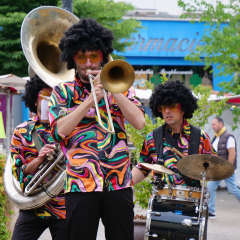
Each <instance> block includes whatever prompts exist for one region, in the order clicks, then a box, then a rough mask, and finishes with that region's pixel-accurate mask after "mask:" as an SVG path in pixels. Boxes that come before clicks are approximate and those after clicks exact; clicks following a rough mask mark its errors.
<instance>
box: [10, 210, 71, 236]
mask: <svg viewBox="0 0 240 240" xmlns="http://www.w3.org/2000/svg"><path fill="white" fill-rule="evenodd" d="M66 223H67V221H66V220H65V219H56V220H52V219H42V218H40V217H38V216H37V215H36V214H35V211H34V210H28V211H24V210H20V212H19V216H18V219H17V222H16V224H15V227H14V231H13V236H12V240H37V239H38V238H39V237H40V236H41V234H42V233H43V232H44V230H45V229H46V228H49V230H50V232H51V235H52V239H53V240H66V239H67V224H66Z"/></svg>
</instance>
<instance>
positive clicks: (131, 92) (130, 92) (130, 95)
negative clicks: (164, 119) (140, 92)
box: [127, 86, 144, 113]
mask: <svg viewBox="0 0 240 240" xmlns="http://www.w3.org/2000/svg"><path fill="white" fill-rule="evenodd" d="M127 98H128V99H129V100H130V101H131V102H133V103H134V104H135V105H136V106H137V107H139V108H140V109H141V111H142V112H143V113H144V109H143V107H142V104H141V103H140V101H139V99H138V97H137V96H136V93H135V88H134V86H132V87H131V88H129V89H128V92H127Z"/></svg>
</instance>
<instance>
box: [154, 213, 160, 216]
mask: <svg viewBox="0 0 240 240" xmlns="http://www.w3.org/2000/svg"><path fill="white" fill-rule="evenodd" d="M152 214H154V215H155V216H161V213H160V212H152Z"/></svg>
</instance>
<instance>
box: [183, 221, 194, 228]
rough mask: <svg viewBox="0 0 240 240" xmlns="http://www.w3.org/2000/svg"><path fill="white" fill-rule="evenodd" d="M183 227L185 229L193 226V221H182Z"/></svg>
mask: <svg viewBox="0 0 240 240" xmlns="http://www.w3.org/2000/svg"><path fill="white" fill-rule="evenodd" d="M182 225H183V226H184V227H191V226H192V221H191V220H190V219H184V220H183V221H182Z"/></svg>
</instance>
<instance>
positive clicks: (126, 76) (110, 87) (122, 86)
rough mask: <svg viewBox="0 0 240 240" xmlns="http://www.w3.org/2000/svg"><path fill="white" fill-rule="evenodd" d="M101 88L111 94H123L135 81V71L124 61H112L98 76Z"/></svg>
mask: <svg viewBox="0 0 240 240" xmlns="http://www.w3.org/2000/svg"><path fill="white" fill-rule="evenodd" d="M100 79H101V83H102V85H103V88H104V89H106V90H107V91H109V92H111V93H123V92H125V91H127V90H128V89H129V88H130V87H131V86H132V85H133V82H134V80H135V71H134V69H133V67H132V65H130V64H129V63H128V62H126V61H124V60H120V59H119V60H113V61H111V62H108V63H107V64H106V65H105V66H104V68H103V69H102V71H101V75H100Z"/></svg>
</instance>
